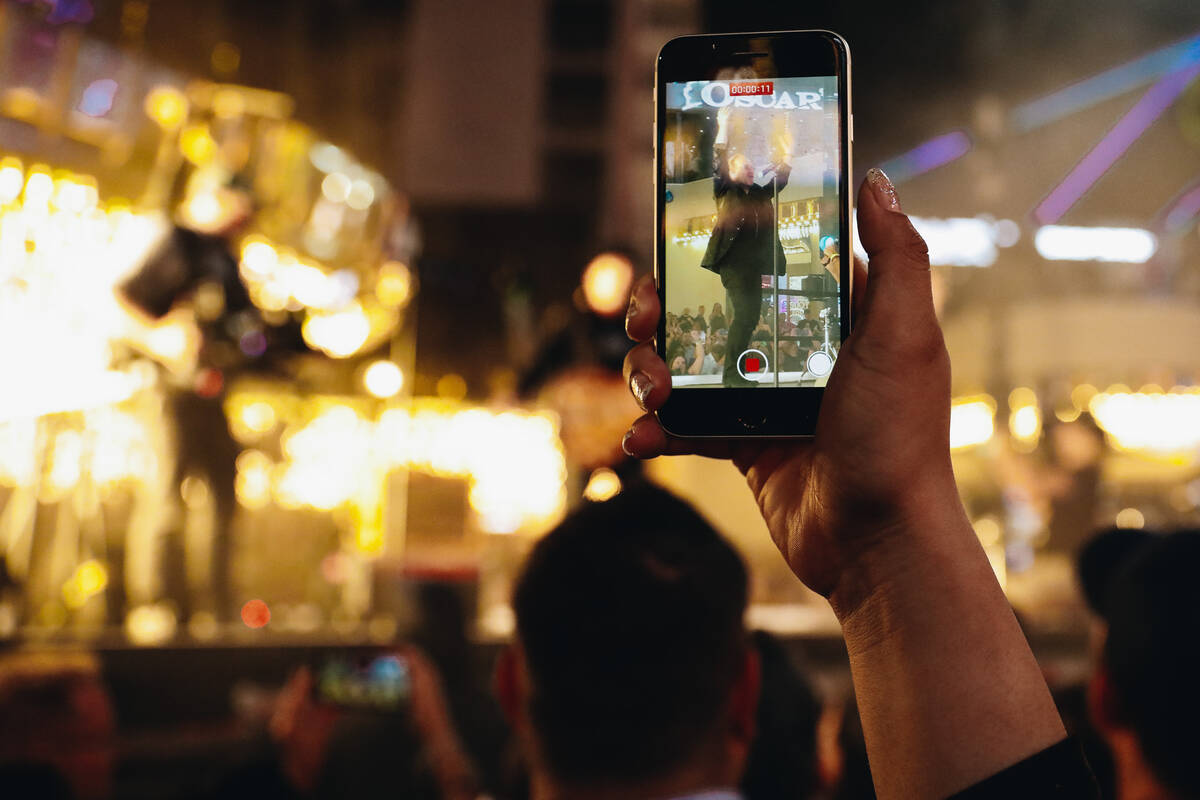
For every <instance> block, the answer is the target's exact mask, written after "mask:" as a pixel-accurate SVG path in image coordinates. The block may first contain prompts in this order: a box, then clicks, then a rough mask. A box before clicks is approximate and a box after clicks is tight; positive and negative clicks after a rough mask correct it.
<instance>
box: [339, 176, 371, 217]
mask: <svg viewBox="0 0 1200 800" xmlns="http://www.w3.org/2000/svg"><path fill="white" fill-rule="evenodd" d="M373 202H375V187H374V186H372V185H371V182H370V181H367V180H364V179H362V178H359V179H358V180H356V181H354V183H352V184H351V185H350V191H349V192H347V194H346V205H348V206H350V207H351V208H353V209H354V210H355V211H365V210H366V209H368V208H370V207H371V203H373Z"/></svg>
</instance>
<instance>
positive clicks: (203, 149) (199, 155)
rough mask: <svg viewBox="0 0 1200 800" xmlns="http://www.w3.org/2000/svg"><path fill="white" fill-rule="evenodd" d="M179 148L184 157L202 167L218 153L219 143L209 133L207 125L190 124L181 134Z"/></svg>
mask: <svg viewBox="0 0 1200 800" xmlns="http://www.w3.org/2000/svg"><path fill="white" fill-rule="evenodd" d="M179 149H180V150H181V151H182V152H183V155H184V158H186V159H187V160H188V161H190V162H191V163H193V164H195V165H196V166H198V167H202V166H204V165H205V164H207V163H208V162H209V161H212V159H213V156H215V155H216V154H217V143H216V142H215V141H213V138H212V135H211V134H209V132H208V126H207V125H189V126H187V127H186V128H184V130H183V133H181V134H180V135H179Z"/></svg>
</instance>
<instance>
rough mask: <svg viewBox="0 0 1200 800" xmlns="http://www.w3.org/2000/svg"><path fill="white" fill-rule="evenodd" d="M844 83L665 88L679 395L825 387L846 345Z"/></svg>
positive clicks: (669, 266) (673, 354)
mask: <svg viewBox="0 0 1200 800" xmlns="http://www.w3.org/2000/svg"><path fill="white" fill-rule="evenodd" d="M838 107H839V104H838V96H837V79H836V78H835V77H834V76H819V77H806V78H769V79H760V78H756V77H755V76H754V75H753V74H751V73H750V71H749V70H739V71H737V72H734V71H729V73H728V74H727V75H726V76H724V77H723V78H722V79H719V80H712V81H688V82H684V83H668V84H667V85H666V118H665V126H664V133H663V143H662V158H661V168H662V177H663V183H664V188H665V192H664V195H663V200H664V209H665V212H664V213H665V217H664V219H665V223H666V240H665V243H664V246H665V262H666V273H667V274H666V312H667V313H666V328H667V336H666V360H667V364H668V366H669V367H670V369H671V382H672V385H673V386H675V387H686V388H699V387H722V386H725V387H746V388H749V387H758V386H764V387H766V386H772V387H785V386H786V387H798V386H824V385H825V383H826V382H827V381H828V378H829V373H830V371H832V369H833V364H834V361H835V360H836V359H837V348H838V345H839V344H840V342H841V307H840V304H839V302H838V282H839V281H840V279H841V242H840V241H839V236H840V231H841V221H840V218H839V209H840V203H839V192H840V191H841V187H840V186H839V185H838V176H839V174H840V165H841V153H840V152H839V144H838V143H839V141H840V137H839V134H840V131H839V128H838V125H839V117H838Z"/></svg>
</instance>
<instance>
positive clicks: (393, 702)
mask: <svg viewBox="0 0 1200 800" xmlns="http://www.w3.org/2000/svg"><path fill="white" fill-rule="evenodd" d="M314 691H315V693H316V696H317V698H318V699H319V700H321V701H323V702H326V703H331V704H333V705H338V706H344V707H347V708H358V709H374V710H379V711H396V710H399V709H401V708H403V707H404V706H406V705H407V704H408V700H409V696H410V694H411V692H412V679H411V675H410V673H409V667H408V662H407V661H406V660H405V659H404V657H403V656H399V655H396V654H385V655H374V656H369V655H364V656H336V657H333V658H330V659H328V660H326V661H325V662H324V663H323V664H322V665H321V667H320V668H319V670H318V672H317V679H316V683H315V686H314Z"/></svg>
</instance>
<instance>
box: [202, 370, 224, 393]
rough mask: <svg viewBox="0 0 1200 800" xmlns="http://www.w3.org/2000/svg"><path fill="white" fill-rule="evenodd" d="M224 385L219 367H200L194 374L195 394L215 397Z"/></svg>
mask: <svg viewBox="0 0 1200 800" xmlns="http://www.w3.org/2000/svg"><path fill="white" fill-rule="evenodd" d="M224 387H225V376H223V375H222V374H221V371H220V370H219V369H211V368H209V369H202V370H200V374H198V375H197V376H196V383H195V389H196V394H198V395H200V396H201V397H216V396H217V395H219V394H220V393H221V389H223V388H224Z"/></svg>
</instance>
